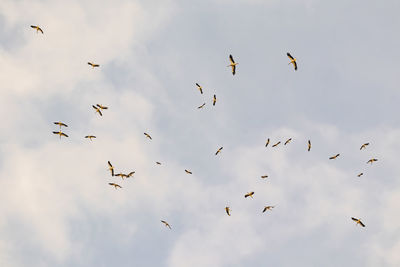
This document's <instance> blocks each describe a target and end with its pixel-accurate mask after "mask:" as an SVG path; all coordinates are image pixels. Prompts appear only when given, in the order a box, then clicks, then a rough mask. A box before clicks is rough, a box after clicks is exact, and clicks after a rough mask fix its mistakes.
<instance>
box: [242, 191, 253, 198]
mask: <svg viewBox="0 0 400 267" xmlns="http://www.w3.org/2000/svg"><path fill="white" fill-rule="evenodd" d="M253 195H254V192H250V193H247V194H246V195H244V197H245V198H247V197H251V198H253Z"/></svg>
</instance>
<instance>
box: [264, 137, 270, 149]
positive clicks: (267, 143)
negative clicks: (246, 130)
mask: <svg viewBox="0 0 400 267" xmlns="http://www.w3.org/2000/svg"><path fill="white" fill-rule="evenodd" d="M268 145H269V138H268V139H267V142H266V143H265V147H267V146H268Z"/></svg>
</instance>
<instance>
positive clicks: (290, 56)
mask: <svg viewBox="0 0 400 267" xmlns="http://www.w3.org/2000/svg"><path fill="white" fill-rule="evenodd" d="M286 55H287V56H288V57H289V58H290V59H291V60H293V59H294V58H293V57H292V55H291V54H290V53H286Z"/></svg>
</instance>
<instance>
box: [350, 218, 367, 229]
mask: <svg viewBox="0 0 400 267" xmlns="http://www.w3.org/2000/svg"><path fill="white" fill-rule="evenodd" d="M351 219H352V220H353V221H355V222H356V225H357V224H359V225H361V226H362V227H365V225H364V224H363V223H362V221H361V219H357V218H354V217H351Z"/></svg>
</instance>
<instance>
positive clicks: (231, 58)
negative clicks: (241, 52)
mask: <svg viewBox="0 0 400 267" xmlns="http://www.w3.org/2000/svg"><path fill="white" fill-rule="evenodd" d="M229 60H230V61H231V63H232V64H235V60H233V57H232V55H229Z"/></svg>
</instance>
